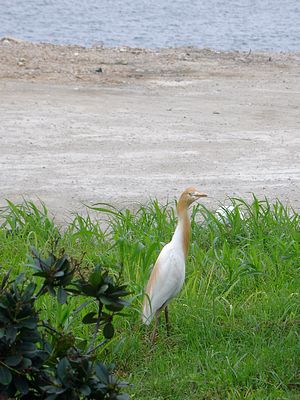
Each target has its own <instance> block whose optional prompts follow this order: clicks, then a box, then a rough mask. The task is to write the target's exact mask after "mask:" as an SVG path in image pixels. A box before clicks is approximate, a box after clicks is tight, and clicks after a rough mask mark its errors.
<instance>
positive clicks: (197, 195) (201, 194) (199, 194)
mask: <svg viewBox="0 0 300 400" xmlns="http://www.w3.org/2000/svg"><path fill="white" fill-rule="evenodd" d="M195 196H196V197H198V198H199V199H200V197H207V194H206V193H199V192H196V193H195Z"/></svg>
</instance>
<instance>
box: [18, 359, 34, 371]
mask: <svg viewBox="0 0 300 400" xmlns="http://www.w3.org/2000/svg"><path fill="white" fill-rule="evenodd" d="M31 365H32V361H31V360H30V358H25V357H24V358H23V360H22V362H21V365H20V366H19V368H22V369H27V368H29V367H31Z"/></svg>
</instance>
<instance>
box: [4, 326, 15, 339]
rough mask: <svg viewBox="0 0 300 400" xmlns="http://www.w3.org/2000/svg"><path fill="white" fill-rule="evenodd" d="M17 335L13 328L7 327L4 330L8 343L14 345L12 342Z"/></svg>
mask: <svg viewBox="0 0 300 400" xmlns="http://www.w3.org/2000/svg"><path fill="white" fill-rule="evenodd" d="M17 333H18V329H17V328H16V327H15V326H9V327H8V328H7V329H6V339H7V340H8V341H9V342H10V343H14V341H15V340H16V337H17Z"/></svg>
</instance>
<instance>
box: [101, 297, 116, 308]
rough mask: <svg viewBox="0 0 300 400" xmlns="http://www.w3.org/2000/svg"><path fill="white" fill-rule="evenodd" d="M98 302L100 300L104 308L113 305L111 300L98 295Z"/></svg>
mask: <svg viewBox="0 0 300 400" xmlns="http://www.w3.org/2000/svg"><path fill="white" fill-rule="evenodd" d="M99 300H100V301H101V302H102V303H103V304H105V305H106V306H108V305H111V304H112V303H113V301H112V300H110V299H109V298H108V297H106V296H103V295H100V296H99Z"/></svg>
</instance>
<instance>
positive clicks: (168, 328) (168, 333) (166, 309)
mask: <svg viewBox="0 0 300 400" xmlns="http://www.w3.org/2000/svg"><path fill="white" fill-rule="evenodd" d="M165 319H166V327H167V336H170V328H171V327H170V321H169V310H168V306H166V307H165Z"/></svg>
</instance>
